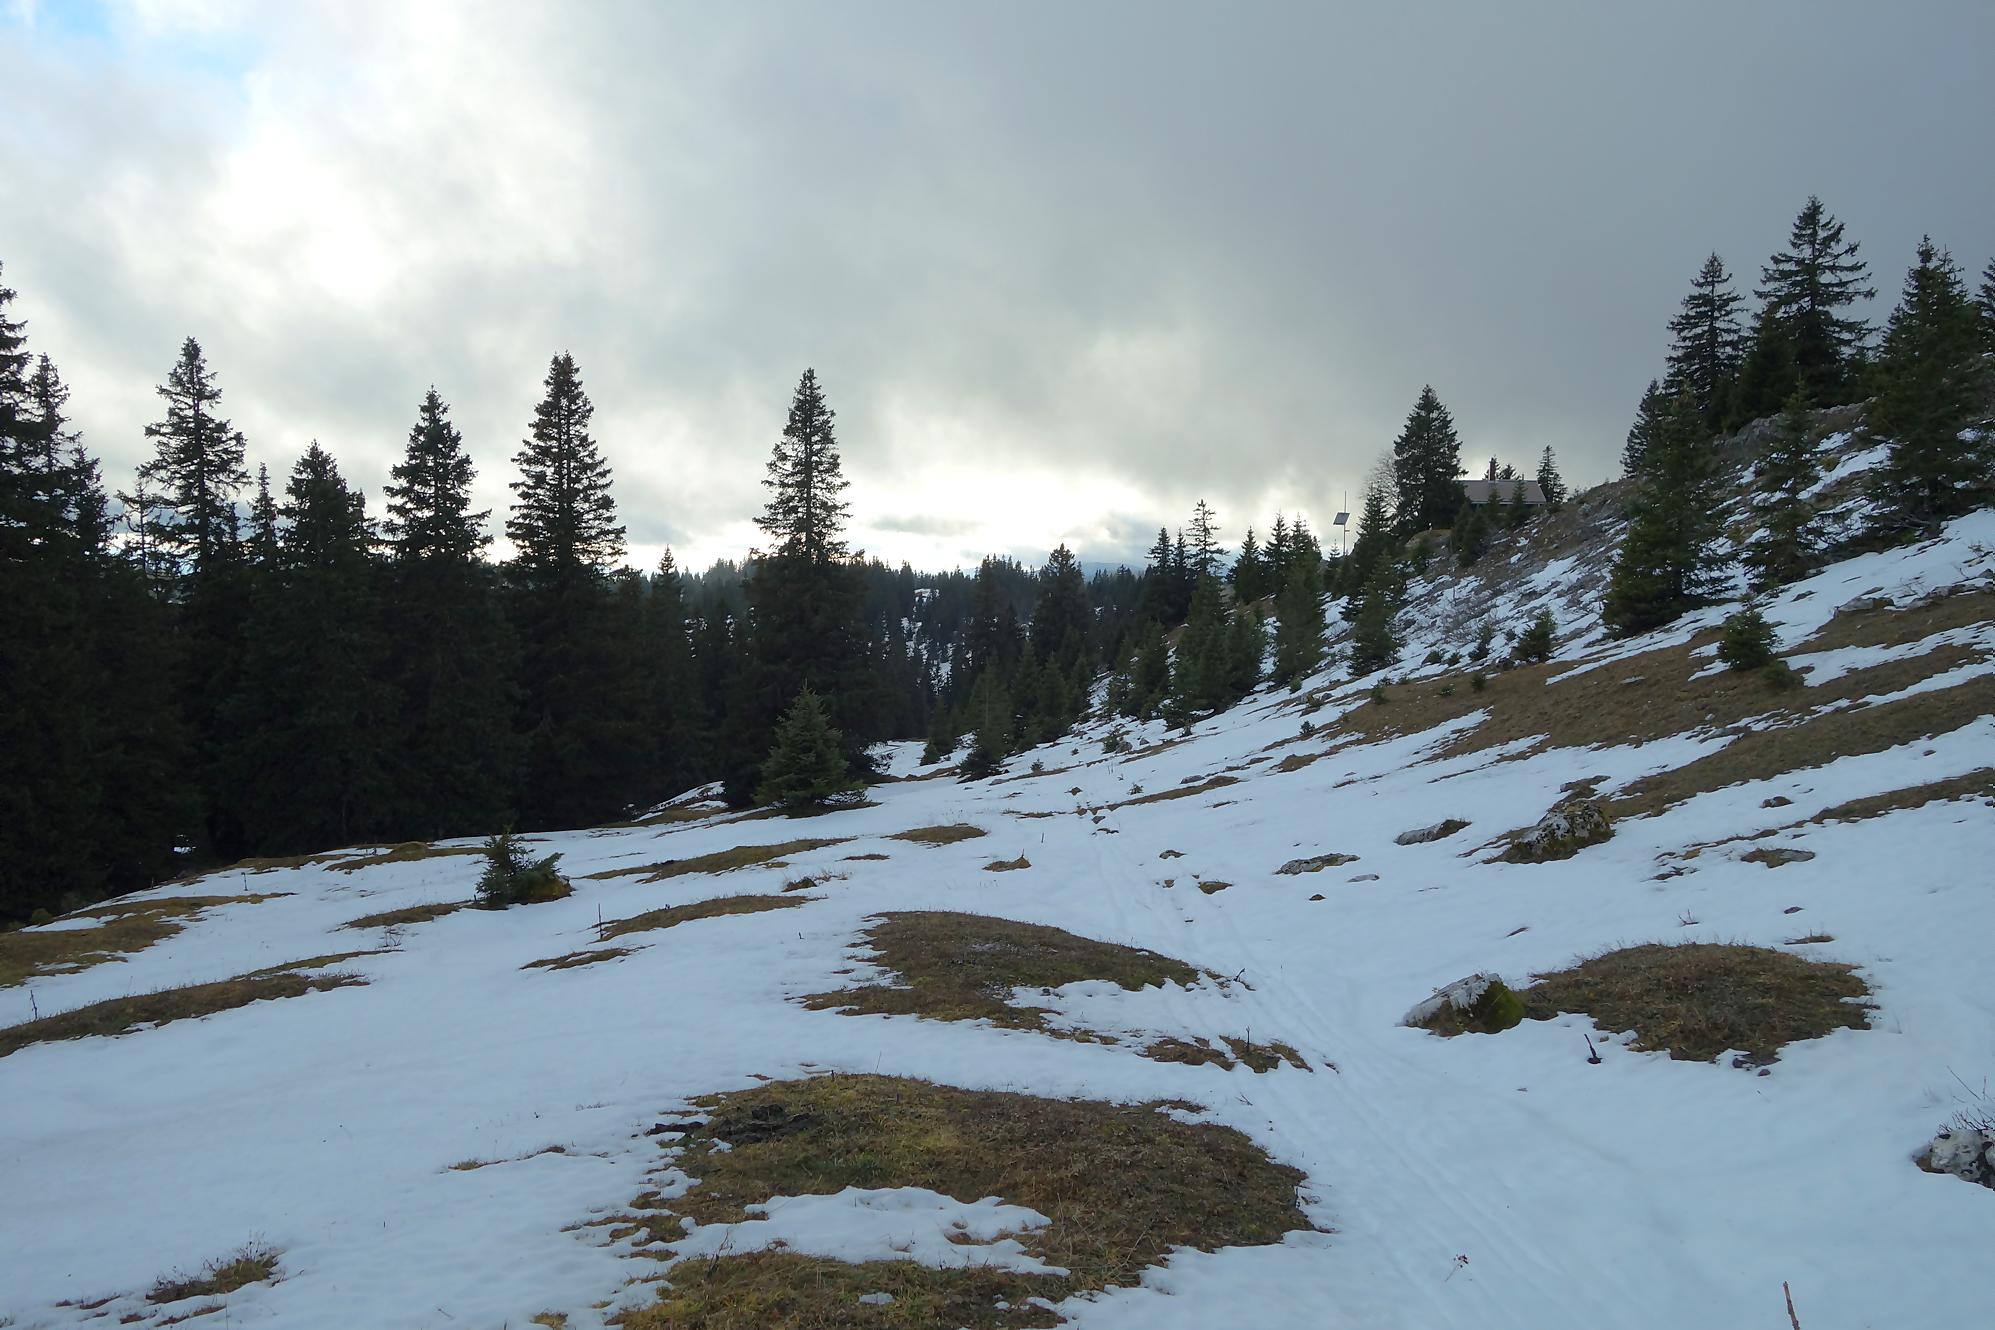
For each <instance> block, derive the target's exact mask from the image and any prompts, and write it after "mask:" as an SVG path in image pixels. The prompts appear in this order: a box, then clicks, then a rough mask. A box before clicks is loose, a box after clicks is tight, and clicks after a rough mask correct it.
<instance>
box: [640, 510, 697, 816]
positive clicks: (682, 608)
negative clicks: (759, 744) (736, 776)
mask: <svg viewBox="0 0 1995 1330" xmlns="http://www.w3.org/2000/svg"><path fill="white" fill-rule="evenodd" d="M638 647H639V653H640V654H639V660H638V662H637V677H638V680H639V682H640V684H641V686H642V688H643V690H644V694H643V698H642V700H641V705H642V707H643V709H644V724H645V727H646V729H647V731H648V736H647V737H648V739H649V744H648V748H649V751H650V754H651V770H650V773H649V777H648V789H647V792H646V798H652V797H669V796H671V795H675V794H678V793H680V792H682V791H684V790H688V789H691V788H692V787H693V786H695V785H697V784H699V783H700V780H701V779H702V777H703V775H704V772H705V769H706V768H705V763H704V756H703V754H702V752H701V743H700V734H699V724H698V716H699V691H698V681H697V678H696V676H695V673H694V667H693V643H692V637H691V634H690V633H689V631H688V628H687V610H686V588H685V584H684V582H683V581H682V580H681V578H680V576H679V565H678V562H677V561H676V560H675V559H674V558H673V557H672V551H671V550H670V549H667V550H666V551H665V553H664V554H663V555H661V556H660V557H659V560H658V568H657V571H656V572H654V573H653V574H652V575H651V577H650V578H649V579H648V580H647V581H646V582H645V583H644V586H643V609H642V621H641V624H640V626H639V641H638Z"/></svg>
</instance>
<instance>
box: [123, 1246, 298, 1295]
mask: <svg viewBox="0 0 1995 1330" xmlns="http://www.w3.org/2000/svg"><path fill="white" fill-rule="evenodd" d="M277 1256H278V1253H277V1252H275V1251H272V1250H271V1249H270V1248H268V1247H265V1246H263V1245H262V1244H261V1243H254V1242H253V1243H251V1244H249V1245H248V1246H246V1247H244V1248H243V1249H242V1250H241V1251H238V1252H236V1253H234V1254H233V1255H230V1256H223V1257H219V1258H217V1259H215V1260H213V1261H210V1262H208V1264H207V1266H206V1267H205V1268H204V1269H203V1270H202V1271H201V1273H200V1274H198V1275H192V1276H188V1275H183V1274H180V1273H178V1272H175V1273H174V1274H172V1275H169V1276H164V1277H162V1278H161V1279H160V1280H159V1282H158V1283H156V1284H154V1285H153V1286H152V1289H151V1291H149V1292H148V1293H147V1294H146V1295H145V1296H146V1301H148V1302H155V1303H158V1302H180V1301H183V1300H185V1299H187V1298H219V1297H226V1296H227V1295H228V1294H230V1293H233V1292H235V1291H236V1290H237V1289H239V1288H242V1287H244V1286H245V1285H249V1284H267V1283H270V1282H272V1281H273V1280H275V1279H276V1277H277Z"/></svg>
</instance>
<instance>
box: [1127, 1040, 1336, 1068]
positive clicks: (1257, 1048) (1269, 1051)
mask: <svg viewBox="0 0 1995 1330" xmlns="http://www.w3.org/2000/svg"><path fill="white" fill-rule="evenodd" d="M1220 1043H1221V1044H1224V1045H1225V1047H1224V1048H1221V1047H1219V1046H1217V1045H1215V1044H1213V1043H1212V1041H1211V1040H1209V1039H1204V1038H1196V1039H1178V1038H1175V1037H1167V1038H1164V1039H1159V1040H1157V1041H1156V1042H1155V1043H1152V1044H1151V1045H1150V1046H1149V1047H1147V1048H1145V1049H1144V1050H1143V1056H1144V1057H1146V1058H1149V1059H1150V1060H1151V1061H1152V1062H1175V1063H1179V1064H1181V1065H1183V1066H1187V1067H1203V1066H1215V1067H1218V1068H1219V1069H1220V1070H1222V1071H1231V1070H1233V1068H1235V1067H1245V1068H1247V1069H1248V1070H1249V1071H1252V1072H1255V1073H1256V1074H1260V1073H1265V1072H1270V1071H1273V1070H1274V1069H1275V1068H1276V1067H1279V1066H1281V1065H1282V1064H1283V1063H1287V1064H1288V1065H1289V1066H1291V1067H1295V1068H1297V1069H1298V1070H1301V1071H1309V1070H1311V1068H1310V1065H1309V1063H1308V1062H1307V1061H1305V1060H1304V1058H1303V1056H1302V1054H1300V1053H1298V1052H1296V1051H1295V1048H1294V1047H1293V1046H1292V1045H1289V1044H1284V1043H1282V1042H1280V1041H1279V1040H1277V1041H1275V1042H1274V1043H1268V1044H1257V1043H1254V1042H1252V1041H1250V1040H1246V1039H1237V1038H1235V1037H1233V1036H1232V1035H1228V1036H1226V1037H1225V1038H1223V1039H1222V1040H1221V1041H1220Z"/></svg>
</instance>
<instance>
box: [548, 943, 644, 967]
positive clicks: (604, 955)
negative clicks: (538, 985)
mask: <svg viewBox="0 0 1995 1330" xmlns="http://www.w3.org/2000/svg"><path fill="white" fill-rule="evenodd" d="M636 951H637V948H636V947H594V948H591V949H589V950H587V951H571V952H569V953H567V954H566V955H564V956H548V957H546V958H544V959H542V960H537V961H528V962H527V963H526V964H525V965H522V966H520V968H521V969H522V970H573V969H575V968H576V967H578V966H582V965H594V964H596V963H597V962H599V961H613V960H617V959H619V958H620V957H624V956H629V955H633V954H634V953H635V952H636Z"/></svg>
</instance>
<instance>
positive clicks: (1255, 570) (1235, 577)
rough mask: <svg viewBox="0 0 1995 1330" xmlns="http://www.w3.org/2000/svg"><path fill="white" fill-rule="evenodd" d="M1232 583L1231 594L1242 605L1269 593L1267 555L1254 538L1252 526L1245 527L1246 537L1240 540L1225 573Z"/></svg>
mask: <svg viewBox="0 0 1995 1330" xmlns="http://www.w3.org/2000/svg"><path fill="white" fill-rule="evenodd" d="M1227 580H1228V581H1230V582H1232V584H1233V595H1234V598H1235V599H1236V600H1238V601H1239V602H1240V603H1241V604H1243V605H1251V604H1253V603H1254V602H1255V601H1257V600H1259V599H1261V598H1262V597H1263V596H1266V595H1268V594H1269V592H1270V590H1271V589H1272V588H1271V584H1270V581H1269V571H1268V562H1267V556H1266V555H1265V554H1264V553H1263V552H1262V550H1261V544H1260V542H1259V541H1258V540H1256V539H1255V538H1254V528H1252V527H1248V528H1247V536H1246V539H1244V540H1242V541H1241V542H1240V553H1239V555H1238V556H1237V557H1235V558H1234V560H1233V568H1232V570H1231V571H1230V572H1229V573H1228V574H1227Z"/></svg>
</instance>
